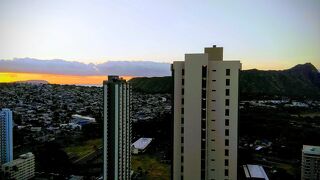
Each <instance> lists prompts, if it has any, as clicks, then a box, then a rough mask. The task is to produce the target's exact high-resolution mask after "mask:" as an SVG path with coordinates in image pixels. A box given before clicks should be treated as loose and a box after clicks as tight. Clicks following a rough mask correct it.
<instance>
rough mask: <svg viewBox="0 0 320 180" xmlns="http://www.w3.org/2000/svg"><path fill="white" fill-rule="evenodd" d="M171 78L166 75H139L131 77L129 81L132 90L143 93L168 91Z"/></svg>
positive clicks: (170, 86) (170, 85)
mask: <svg viewBox="0 0 320 180" xmlns="http://www.w3.org/2000/svg"><path fill="white" fill-rule="evenodd" d="M171 81H172V78H171V77H170V76H166V77H151V78H148V77H139V78H133V79H131V80H130V81H129V82H130V83H131V84H132V87H133V90H135V91H138V92H144V93H152V94H155V93H170V92H171V90H172V82H171Z"/></svg>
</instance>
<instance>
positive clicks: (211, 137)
mask: <svg viewBox="0 0 320 180" xmlns="http://www.w3.org/2000/svg"><path fill="white" fill-rule="evenodd" d="M204 51H205V52H204V53H201V54H186V55H185V61H182V62H179V61H176V62H174V63H173V65H172V75H173V77H174V109H173V110H174V125H173V129H174V135H173V136H174V137H173V177H172V179H174V180H195V179H199V180H200V179H201V180H203V179H205V180H211V179H237V154H238V152H237V148H238V88H239V85H238V83H239V82H238V81H239V70H240V69H241V64H240V62H239V61H223V48H222V47H216V46H213V47H211V48H205V50H204Z"/></svg>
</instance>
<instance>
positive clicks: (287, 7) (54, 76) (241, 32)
mask: <svg viewBox="0 0 320 180" xmlns="http://www.w3.org/2000/svg"><path fill="white" fill-rule="evenodd" d="M213 44H216V45H218V46H222V47H224V57H225V59H227V60H228V59H229V60H241V62H242V64H243V69H251V68H257V69H276V70H278V69H287V68H290V67H292V66H294V65H296V64H303V63H306V62H311V63H312V64H314V65H315V66H316V67H317V68H318V69H320V1H319V0H307V1H302V0H261V1H256V0H241V1H240V0H223V1H221V0H203V1H198V0H192V1H191V0H161V1H153V0H135V1H132V0H131V1H130V0H117V1H107V0H105V1H103V0H54V1H53V0H1V1H0V82H12V81H17V80H28V79H44V80H48V81H49V82H50V83H62V84H97V83H98V84H99V82H100V83H101V81H102V80H103V79H105V77H106V76H107V74H110V73H112V74H119V75H124V76H129V77H131V76H164V75H169V74H170V69H167V68H169V67H170V66H169V63H171V62H172V61H174V60H183V58H184V54H185V53H201V52H203V48H204V47H208V46H212V45H213ZM9 61H10V62H9ZM144 61H148V63H146V64H143V62H144ZM50 62H51V63H50ZM110 62H111V63H110ZM64 65H66V66H67V67H68V68H64V67H65V66H64ZM52 67H58V68H55V69H53V70H52ZM59 67H61V69H59ZM73 67H79V68H73ZM82 68H85V69H86V70H85V71H82V70H81V69H82ZM132 68H133V69H134V70H131V69H132ZM77 71H81V72H77ZM86 71H88V72H90V73H86ZM153 72H155V73H153Z"/></svg>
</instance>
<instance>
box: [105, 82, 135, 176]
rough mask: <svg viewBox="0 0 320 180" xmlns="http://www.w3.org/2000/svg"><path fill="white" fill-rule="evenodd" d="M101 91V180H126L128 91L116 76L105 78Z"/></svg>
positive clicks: (128, 88)
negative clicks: (102, 113) (102, 132)
mask: <svg viewBox="0 0 320 180" xmlns="http://www.w3.org/2000/svg"><path fill="white" fill-rule="evenodd" d="M103 91H104V100H103V101H104V139H103V145H104V167H103V175H104V179H105V180H111V179H112V180H118V179H123V180H127V179H130V170H131V119H130V97H131V88H130V85H129V84H128V83H127V82H126V81H125V80H123V79H121V78H119V77H118V76H108V80H107V81H104V83H103Z"/></svg>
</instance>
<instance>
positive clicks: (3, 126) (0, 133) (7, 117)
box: [0, 109, 13, 165]
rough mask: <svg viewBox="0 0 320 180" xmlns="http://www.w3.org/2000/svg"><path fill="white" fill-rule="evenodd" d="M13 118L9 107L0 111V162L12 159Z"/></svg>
mask: <svg viewBox="0 0 320 180" xmlns="http://www.w3.org/2000/svg"><path fill="white" fill-rule="evenodd" d="M12 124H13V120H12V111H11V110H10V109H2V110H1V111H0V141H1V142H0V143H1V146H0V164H1V165H2V164H4V163H7V162H10V161H12V159H13V135H12V128H13V125H12Z"/></svg>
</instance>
